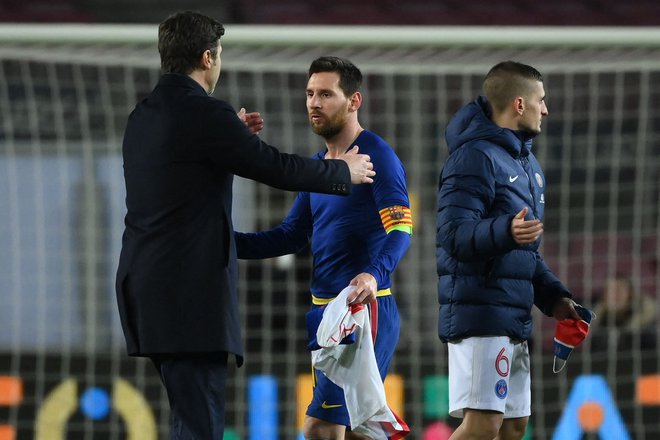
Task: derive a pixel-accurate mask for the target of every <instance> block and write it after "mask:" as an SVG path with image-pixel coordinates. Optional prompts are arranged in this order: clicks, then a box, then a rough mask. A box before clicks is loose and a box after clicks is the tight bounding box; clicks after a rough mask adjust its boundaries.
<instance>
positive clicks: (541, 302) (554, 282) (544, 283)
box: [532, 252, 571, 316]
mask: <svg viewBox="0 0 660 440" xmlns="http://www.w3.org/2000/svg"><path fill="white" fill-rule="evenodd" d="M532 284H533V285H534V304H535V305H536V307H538V308H539V309H540V310H541V311H542V312H543V313H544V314H545V315H547V316H552V308H553V307H554V305H555V303H556V302H557V300H559V299H561V298H565V297H567V298H571V293H570V292H569V291H568V289H567V288H566V287H565V286H564V285H563V284H562V282H561V281H560V280H559V278H557V276H556V275H555V274H554V273H553V272H552V271H551V270H550V268H549V267H548V265H547V264H546V263H545V261H544V260H543V257H541V255H540V254H539V253H538V252H536V270H535V272H534V278H533V279H532Z"/></svg>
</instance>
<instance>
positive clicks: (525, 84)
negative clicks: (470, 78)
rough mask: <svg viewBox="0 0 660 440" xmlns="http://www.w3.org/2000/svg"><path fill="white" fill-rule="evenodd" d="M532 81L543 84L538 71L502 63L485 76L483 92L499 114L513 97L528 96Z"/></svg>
mask: <svg viewBox="0 0 660 440" xmlns="http://www.w3.org/2000/svg"><path fill="white" fill-rule="evenodd" d="M532 81H540V82H543V76H541V74H540V73H539V71H538V70H536V69H535V68H533V67H532V66H528V65H527V64H522V63H518V62H515V61H503V62H501V63H499V64H496V65H495V66H493V68H492V69H490V71H489V72H488V74H486V77H485V78H484V82H483V92H484V95H486V99H487V100H488V102H489V103H490V105H491V106H492V108H493V111H495V112H497V113H499V112H502V111H504V109H505V108H506V106H507V105H509V103H510V102H511V100H513V99H514V98H515V97H517V96H528V95H529V93H531V91H532V90H533V88H532Z"/></svg>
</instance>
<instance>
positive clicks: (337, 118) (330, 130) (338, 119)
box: [309, 112, 346, 139]
mask: <svg viewBox="0 0 660 440" xmlns="http://www.w3.org/2000/svg"><path fill="white" fill-rule="evenodd" d="M309 124H310V125H311V126H312V131H313V132H314V133H315V134H318V135H319V136H321V137H323V138H324V139H331V138H333V137H335V136H337V135H338V134H339V133H340V132H341V131H342V130H343V129H344V126H345V125H346V114H344V113H341V112H338V113H337V114H335V115H334V116H333V117H331V118H329V119H325V120H321V121H319V122H315V121H313V120H312V117H311V115H310V117H309Z"/></svg>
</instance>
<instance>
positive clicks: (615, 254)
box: [0, 25, 660, 440]
mask: <svg viewBox="0 0 660 440" xmlns="http://www.w3.org/2000/svg"><path fill="white" fill-rule="evenodd" d="M659 42H660V34H659V33H658V30H657V29H655V30H654V29H624V28H618V29H599V28H589V29H585V28H582V29H580V28H522V29H520V28H519V29H513V28H511V29H510V28H451V27H449V28H438V27H434V28H430V27H428V28H427V27H419V28H416V27H373V28H369V27H306V26H297V27H288V28H284V27H276V26H238V25H237V26H231V25H230V26H227V35H226V36H225V37H223V54H222V56H223V72H222V75H221V79H220V83H219V86H218V88H217V90H216V92H215V93H216V96H217V97H219V98H222V99H226V100H227V101H229V102H230V103H231V104H232V105H233V106H234V107H235V108H237V109H238V108H240V107H246V108H247V109H248V110H255V111H259V112H261V114H262V115H263V117H264V119H265V122H266V128H265V129H264V131H263V132H262V134H261V136H262V138H263V139H265V140H266V141H267V142H269V143H271V144H273V145H276V146H278V147H280V148H281V149H282V150H283V151H287V152H296V153H300V154H303V155H307V156H309V155H312V154H313V153H315V152H316V151H318V150H319V149H321V148H322V147H323V142H322V139H320V138H319V137H318V136H316V135H314V134H313V133H312V132H311V130H310V129H309V126H308V122H307V116H306V110H305V93H304V90H305V85H306V80H307V78H306V71H307V68H308V66H309V64H310V62H311V61H312V60H313V59H314V58H316V57H317V56H320V55H338V56H343V57H346V58H349V59H350V60H352V61H353V62H354V63H355V64H356V65H357V66H358V67H360V68H361V70H362V71H363V73H364V74H365V84H364V88H363V95H364V102H363V106H362V109H361V111H360V119H361V123H362V126H363V127H365V128H368V129H369V130H372V131H374V132H376V133H378V134H380V135H381V136H382V137H383V138H385V139H386V140H387V141H388V142H389V143H390V145H392V147H393V148H394V149H395V151H396V152H397V154H398V155H399V157H400V158H401V160H402V161H403V163H404V165H405V167H406V171H407V176H408V185H409V191H410V194H411V200H412V209H413V217H414V223H415V235H414V237H413V240H412V245H411V247H410V249H409V251H408V253H407V255H406V256H405V258H404V260H403V261H402V263H401V264H400V265H399V268H398V269H397V271H396V273H395V276H394V288H393V292H394V295H395V297H396V300H397V302H398V304H399V307H400V312H401V320H402V334H401V339H400V341H399V344H398V347H397V351H396V354H395V357H394V360H393V363H392V367H391V373H392V374H396V375H397V376H399V377H400V378H401V379H402V383H403V388H402V389H403V392H402V393H401V396H400V397H401V399H402V402H403V403H402V407H403V413H404V414H403V416H404V418H405V419H406V421H407V422H408V424H409V425H410V426H411V428H412V431H413V434H412V435H413V438H422V436H423V435H427V436H428V437H424V438H429V439H431V438H438V439H439V438H443V437H442V436H441V434H440V433H439V432H441V427H442V426H443V425H444V426H445V427H448V428H450V429H451V428H455V427H456V426H457V424H458V422H457V421H455V420H451V419H448V417H447V415H446V410H445V408H446V390H445V388H446V387H444V385H443V383H444V380H445V379H446V373H447V356H446V347H445V346H444V345H443V344H441V343H440V341H439V340H438V337H437V320H438V305H437V290H436V282H437V277H436V270H435V233H436V228H435V216H436V189H437V179H438V175H439V172H440V169H441V168H442V165H443V163H444V161H445V159H446V155H447V150H446V145H445V141H444V128H445V126H446V124H447V122H448V121H449V119H450V117H451V115H452V114H453V113H454V112H455V111H457V110H458V109H459V108H460V107H461V106H462V105H464V104H465V103H467V102H469V101H471V100H473V99H474V98H475V97H476V96H477V95H478V94H479V93H480V86H481V81H482V78H483V76H484V75H485V73H486V72H487V71H488V69H489V68H490V67H492V66H493V65H494V64H496V63H497V62H499V61H502V60H507V59H511V60H516V61H521V62H524V63H526V64H531V65H533V66H535V67H536V68H537V69H539V70H540V71H541V72H542V73H543V75H544V79H545V89H546V93H547V104H548V108H549V117H548V118H547V120H546V122H545V123H544V129H543V133H542V134H541V135H540V136H539V137H538V139H537V140H536V141H535V147H534V148H535V153H536V154H537V157H538V158H539V161H540V162H541V164H542V165H543V167H544V171H545V173H546V181H547V185H548V188H547V190H546V193H545V194H546V219H545V221H544V225H545V234H544V242H543V243H544V244H543V252H544V256H545V259H546V260H547V262H548V263H549V265H550V266H551V268H553V270H554V271H555V272H556V273H557V274H558V275H559V276H560V278H562V279H563V280H564V281H565V283H566V284H567V286H569V288H570V289H571V290H572V292H573V293H574V295H575V297H576V299H577V300H578V301H579V302H581V303H582V304H584V305H586V306H587V307H590V308H595V309H597V310H601V308H602V307H604V305H605V304H606V301H605V299H606V297H608V295H606V294H605V291H606V289H607V286H608V285H610V284H612V282H611V279H612V278H615V277H617V276H618V277H622V278H624V279H625V280H626V282H627V281H629V284H630V285H631V286H632V288H631V290H630V294H629V296H630V302H629V306H622V307H621V308H620V311H619V312H618V313H614V312H612V311H605V310H604V309H602V310H603V312H601V314H602V316H599V317H598V318H597V320H596V322H595V324H594V326H593V328H592V334H591V336H590V338H591V339H590V340H589V341H588V342H587V343H585V345H583V346H581V347H579V348H577V349H576V350H575V351H574V353H573V354H572V357H571V359H570V360H569V363H568V366H567V367H566V369H565V370H564V371H562V372H561V373H559V374H553V373H552V358H553V356H552V338H553V333H554V321H553V320H552V319H550V318H547V317H543V316H541V315H540V314H535V325H534V331H533V338H532V340H531V345H530V347H531V353H532V417H531V427H530V430H529V432H528V434H527V435H528V438H534V439H550V438H566V437H560V436H561V435H562V433H564V432H569V431H575V432H579V433H586V434H587V435H593V436H598V435H600V436H601V437H600V438H607V435H608V434H607V433H608V432H615V431H607V427H609V426H611V424H615V425H617V426H618V425H621V426H622V427H623V429H624V430H625V432H626V433H627V435H629V436H630V438H635V439H653V438H659V437H660V425H659V424H658V419H659V418H660V411H659V409H658V408H660V361H659V360H658V356H657V349H656V340H657V339H658V338H659V337H660V329H659V327H658V325H657V316H656V315H655V309H656V308H657V307H658V299H657V298H658V289H659V288H660V279H659V277H660V275H659V273H658V268H657V264H658V258H659V257H660V248H659V245H658V234H659V233H660V216H659V206H660V195H659V194H660V173H659V171H660V112H657V111H658V110H660V43H659ZM158 76H159V60H158V54H157V49H156V26H150V27H143V26H128V27H127V26H27V25H25V26H20V25H16V26H13V25H4V26H0V112H1V114H2V121H1V122H0V124H1V125H0V249H2V252H0V438H2V439H3V440H5V439H9V438H14V437H15V438H18V439H22V438H25V439H27V438H44V439H59V438H67V439H83V438H84V439H88V438H99V439H105V438H107V439H120V438H144V439H148V438H154V439H155V438H158V437H160V438H163V437H164V436H165V435H166V433H167V431H168V405H167V397H166V395H165V393H164V390H163V389H162V386H161V385H160V381H159V379H158V377H157V375H156V374H155V371H154V369H153V367H152V366H151V365H150V364H149V363H148V362H146V361H144V360H143V359H132V358H128V357H127V356H126V353H125V346H124V341H123V336H122V334H121V329H120V326H119V320H118V313H117V310H116V303H115V297H114V274H115V270H116V266H117V261H118V255H119V249H120V245H121V233H122V230H123V216H124V213H125V205H124V187H123V173H122V159H121V139H122V131H123V128H124V124H125V121H126V117H127V115H128V114H129V112H130V111H131V110H132V108H133V107H134V105H135V103H136V102H137V101H138V100H139V99H141V98H142V97H143V96H145V95H146V94H147V93H149V92H150V90H151V89H152V87H153V86H154V85H155V83H156V81H157V79H158ZM293 197H294V194H291V193H286V192H282V191H278V190H275V189H272V188H270V187H267V186H265V185H260V184H255V183H253V182H250V181H245V180H241V179H237V183H236V192H235V204H234V205H235V206H234V209H235V212H234V215H235V218H234V223H235V225H237V229H239V230H242V231H254V230H262V229H265V228H269V227H272V226H274V225H275V224H277V223H279V221H280V220H281V219H282V218H284V216H285V215H286V213H287V211H288V208H289V206H290V204H291V202H292V200H293ZM240 269H241V270H240V298H241V315H242V316H241V317H242V320H243V323H244V336H245V345H246V363H245V366H244V367H243V368H240V369H234V368H232V371H231V379H230V384H229V397H230V400H229V402H228V408H227V427H228V428H229V431H228V434H227V436H228V437H229V436H233V437H234V438H241V439H248V438H250V439H256V438H261V439H262V440H263V439H266V440H267V439H270V438H273V439H274V438H286V439H291V438H296V437H297V436H298V435H299V432H300V427H299V420H300V418H299V417H300V409H299V408H300V405H298V404H297V402H296V400H297V393H296V390H297V389H298V384H299V381H300V377H301V375H304V374H306V373H308V372H309V370H310V356H309V353H308V352H307V351H306V340H305V339H306V332H305V330H304V314H305V311H306V310H307V308H308V307H309V300H310V297H309V293H308V292H309V289H308V287H309V277H310V269H311V258H310V255H309V251H303V252H301V253H300V254H298V255H296V256H293V257H290V258H278V259H272V260H264V261H251V262H242V263H241V266H240ZM619 284H620V285H623V284H626V283H624V282H621V283H619ZM610 296H612V297H614V294H612V295H610ZM620 296H624V297H625V296H626V294H625V293H624V294H620ZM254 377H268V378H271V379H272V380H273V383H275V388H274V390H275V392H276V396H277V397H276V402H277V406H276V408H275V409H272V410H271V412H273V414H272V416H273V419H272V420H274V422H273V424H274V426H275V428H276V430H275V431H273V432H272V433H270V434H268V435H272V436H271V437H268V435H266V434H259V435H260V436H261V437H259V435H257V434H255V433H256V432H257V431H256V430H257V429H258V428H257V427H256V426H257V422H256V421H255V414H254V411H255V408H254V407H253V406H252V403H251V402H252V397H251V392H250V384H251V382H250V381H251V378H254ZM594 378H595V379H598V380H600V379H602V380H603V381H602V382H596V383H598V384H604V386H603V387H601V388H599V390H600V391H598V392H592V393H591V394H590V393H589V392H588V390H587V391H585V387H584V386H582V387H581V385H580V384H583V382H581V380H583V379H594ZM588 383H592V382H588ZM587 388H589V386H587ZM118 396H120V397H118ZM584 396H586V397H584ZM581 399H582V400H581ZM586 403H589V404H590V405H587V404H586ZM599 411H601V412H599ZM599 414H600V415H601V416H602V417H600V418H599ZM603 414H604V415H603ZM617 417H619V419H617ZM262 421H263V420H262ZM441 424H442V425H441ZM567 426H568V427H567ZM433 429H436V431H433ZM562 429H566V430H567V431H562ZM3 430H4V431H3ZM433 432H435V434H434V433H433ZM2 433H7V434H2ZM2 435H6V436H7V437H2ZM132 435H134V436H136V437H131V436H132ZM433 435H435V437H432V436H433ZM580 435H581V434H580ZM12 436H13V437H12ZM572 438H581V437H579V436H578V434H576V436H575V437H572ZM594 438H596V437H594Z"/></svg>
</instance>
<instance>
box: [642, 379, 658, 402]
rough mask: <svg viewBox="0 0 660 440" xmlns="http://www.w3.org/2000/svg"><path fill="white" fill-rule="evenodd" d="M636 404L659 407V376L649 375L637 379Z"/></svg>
mask: <svg viewBox="0 0 660 440" xmlns="http://www.w3.org/2000/svg"><path fill="white" fill-rule="evenodd" d="M637 403H639V404H640V405H660V374H651V375H648V376H642V377H640V378H639V379H637Z"/></svg>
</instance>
